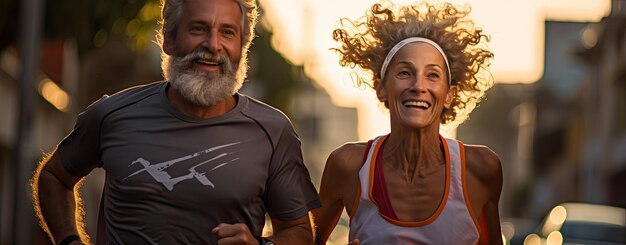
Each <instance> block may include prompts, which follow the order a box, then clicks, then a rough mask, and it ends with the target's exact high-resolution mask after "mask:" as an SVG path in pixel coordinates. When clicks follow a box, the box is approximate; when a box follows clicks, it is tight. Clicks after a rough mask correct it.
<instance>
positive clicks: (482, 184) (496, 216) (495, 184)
mask: <svg viewBox="0 0 626 245" xmlns="http://www.w3.org/2000/svg"><path fill="white" fill-rule="evenodd" d="M465 149H466V159H465V161H466V168H467V171H468V179H467V180H466V181H467V182H468V183H467V185H468V194H470V195H469V196H470V202H471V203H472V207H473V208H474V212H477V211H482V212H480V213H476V215H477V216H480V217H479V219H480V220H481V221H486V223H487V225H486V227H484V228H487V231H486V232H481V235H486V234H488V236H489V237H488V239H484V238H481V241H484V240H488V241H489V244H502V235H501V229H500V213H499V210H498V204H499V202H500V193H501V192H502V164H501V162H500V158H499V157H498V155H497V154H496V153H495V152H493V151H492V150H491V149H489V148H488V147H485V146H470V145H468V146H466V147H465ZM481 223H482V222H481ZM485 233H486V234H485Z"/></svg>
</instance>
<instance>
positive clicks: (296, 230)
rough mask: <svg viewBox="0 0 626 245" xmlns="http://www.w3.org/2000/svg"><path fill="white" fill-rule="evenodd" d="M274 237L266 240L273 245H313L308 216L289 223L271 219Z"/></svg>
mask: <svg viewBox="0 0 626 245" xmlns="http://www.w3.org/2000/svg"><path fill="white" fill-rule="evenodd" d="M272 228H273V230H274V235H273V236H271V237H268V238H267V239H269V240H271V241H272V242H274V244H277V245H280V244H313V229H312V228H311V220H310V219H309V215H308V214H307V215H304V216H302V217H300V218H297V219H295V220H290V221H283V220H278V219H272Z"/></svg>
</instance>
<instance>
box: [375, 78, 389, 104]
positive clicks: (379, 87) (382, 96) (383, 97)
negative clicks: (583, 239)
mask: <svg viewBox="0 0 626 245" xmlns="http://www.w3.org/2000/svg"><path fill="white" fill-rule="evenodd" d="M374 89H376V97H378V100H379V101H380V102H383V103H384V102H387V91H385V86H383V82H382V81H381V80H380V79H376V81H374Z"/></svg>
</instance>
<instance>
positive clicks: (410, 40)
mask: <svg viewBox="0 0 626 245" xmlns="http://www.w3.org/2000/svg"><path fill="white" fill-rule="evenodd" d="M414 42H424V43H428V44H430V45H432V46H433V47H435V48H436V49H437V51H439V53H441V56H443V60H445V61H446V69H447V70H448V84H452V74H451V73H450V65H449V64H448V58H447V57H446V54H445V53H444V52H443V49H441V47H439V45H437V43H435V42H433V41H432V40H430V39H426V38H423V37H409V38H407V39H404V40H402V41H400V42H399V43H397V44H396V45H395V46H393V48H391V50H390V51H389V53H388V54H387V57H385V61H384V62H383V67H382V68H381V69H380V81H382V80H383V78H385V72H386V71H387V66H388V65H389V62H391V59H393V56H394V55H396V52H398V50H400V49H401V48H402V47H404V45H407V44H409V43H414Z"/></svg>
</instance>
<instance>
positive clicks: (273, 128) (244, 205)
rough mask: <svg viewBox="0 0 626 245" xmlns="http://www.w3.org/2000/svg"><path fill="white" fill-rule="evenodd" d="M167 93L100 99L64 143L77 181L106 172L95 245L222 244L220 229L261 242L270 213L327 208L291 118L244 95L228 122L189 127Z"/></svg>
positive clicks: (156, 86) (156, 88)
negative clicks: (236, 228) (247, 233)
mask: <svg viewBox="0 0 626 245" xmlns="http://www.w3.org/2000/svg"><path fill="white" fill-rule="evenodd" d="M168 86H169V84H168V83H167V82H157V83H153V84H149V85H144V86H139V87H134V88H130V89H127V90H124V91H121V92H119V93H116V94H114V95H112V96H110V97H109V96H105V97H103V98H102V99H100V100H98V101H97V102H95V103H93V104H92V105H90V106H89V107H88V108H87V110H86V111H84V112H83V113H81V114H80V115H79V117H78V120H77V123H76V126H75V128H74V130H73V131H72V132H71V133H70V134H69V135H68V136H67V137H66V138H65V139H64V140H63V141H62V142H61V143H60V144H59V147H58V153H59V154H60V156H61V161H62V163H63V166H65V168H66V169H67V170H68V171H69V172H70V173H71V174H72V175H75V176H85V175H86V174H88V173H89V172H90V171H91V170H92V169H93V168H96V167H102V168H104V169H105V170H106V180H105V185H104V192H103V196H102V202H101V205H100V218H99V221H98V235H97V243H98V244H108V243H113V244H215V243H216V237H215V236H214V235H213V234H212V233H211V229H213V228H214V227H216V226H217V225H218V224H219V223H231V224H233V223H244V224H247V225H248V227H249V228H250V230H251V231H252V234H254V235H260V234H261V231H262V229H263V224H264V221H265V213H266V212H267V213H269V215H270V216H271V217H272V218H277V219H280V220H293V219H295V218H298V217H301V216H303V215H306V214H307V212H308V211H309V210H311V209H313V208H317V207H320V206H321V204H320V201H319V198H318V196H317V192H316V190H315V187H314V186H313V185H312V183H311V180H310V177H309V173H308V171H307V169H306V167H305V166H304V164H303V160H302V153H301V149H300V141H299V139H298V137H297V135H296V133H295V132H294V130H293V127H292V125H291V123H290V122H289V120H288V119H287V117H286V116H285V115H284V114H282V113H281V112H280V111H278V110H277V109H274V108H272V107H270V106H268V105H266V104H263V103H261V102H259V101H257V100H254V99H251V98H249V97H247V96H245V95H242V94H237V95H236V96H237V101H238V102H237V105H236V107H235V108H234V109H233V110H231V111H229V112H227V113H226V114H224V115H221V116H218V117H215V118H210V119H197V118H191V117H188V116H186V115H184V114H182V113H180V112H179V111H178V110H176V109H174V108H173V107H172V106H171V104H170V103H169V101H168V99H167V97H166V93H165V91H166V88H167V87H168Z"/></svg>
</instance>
